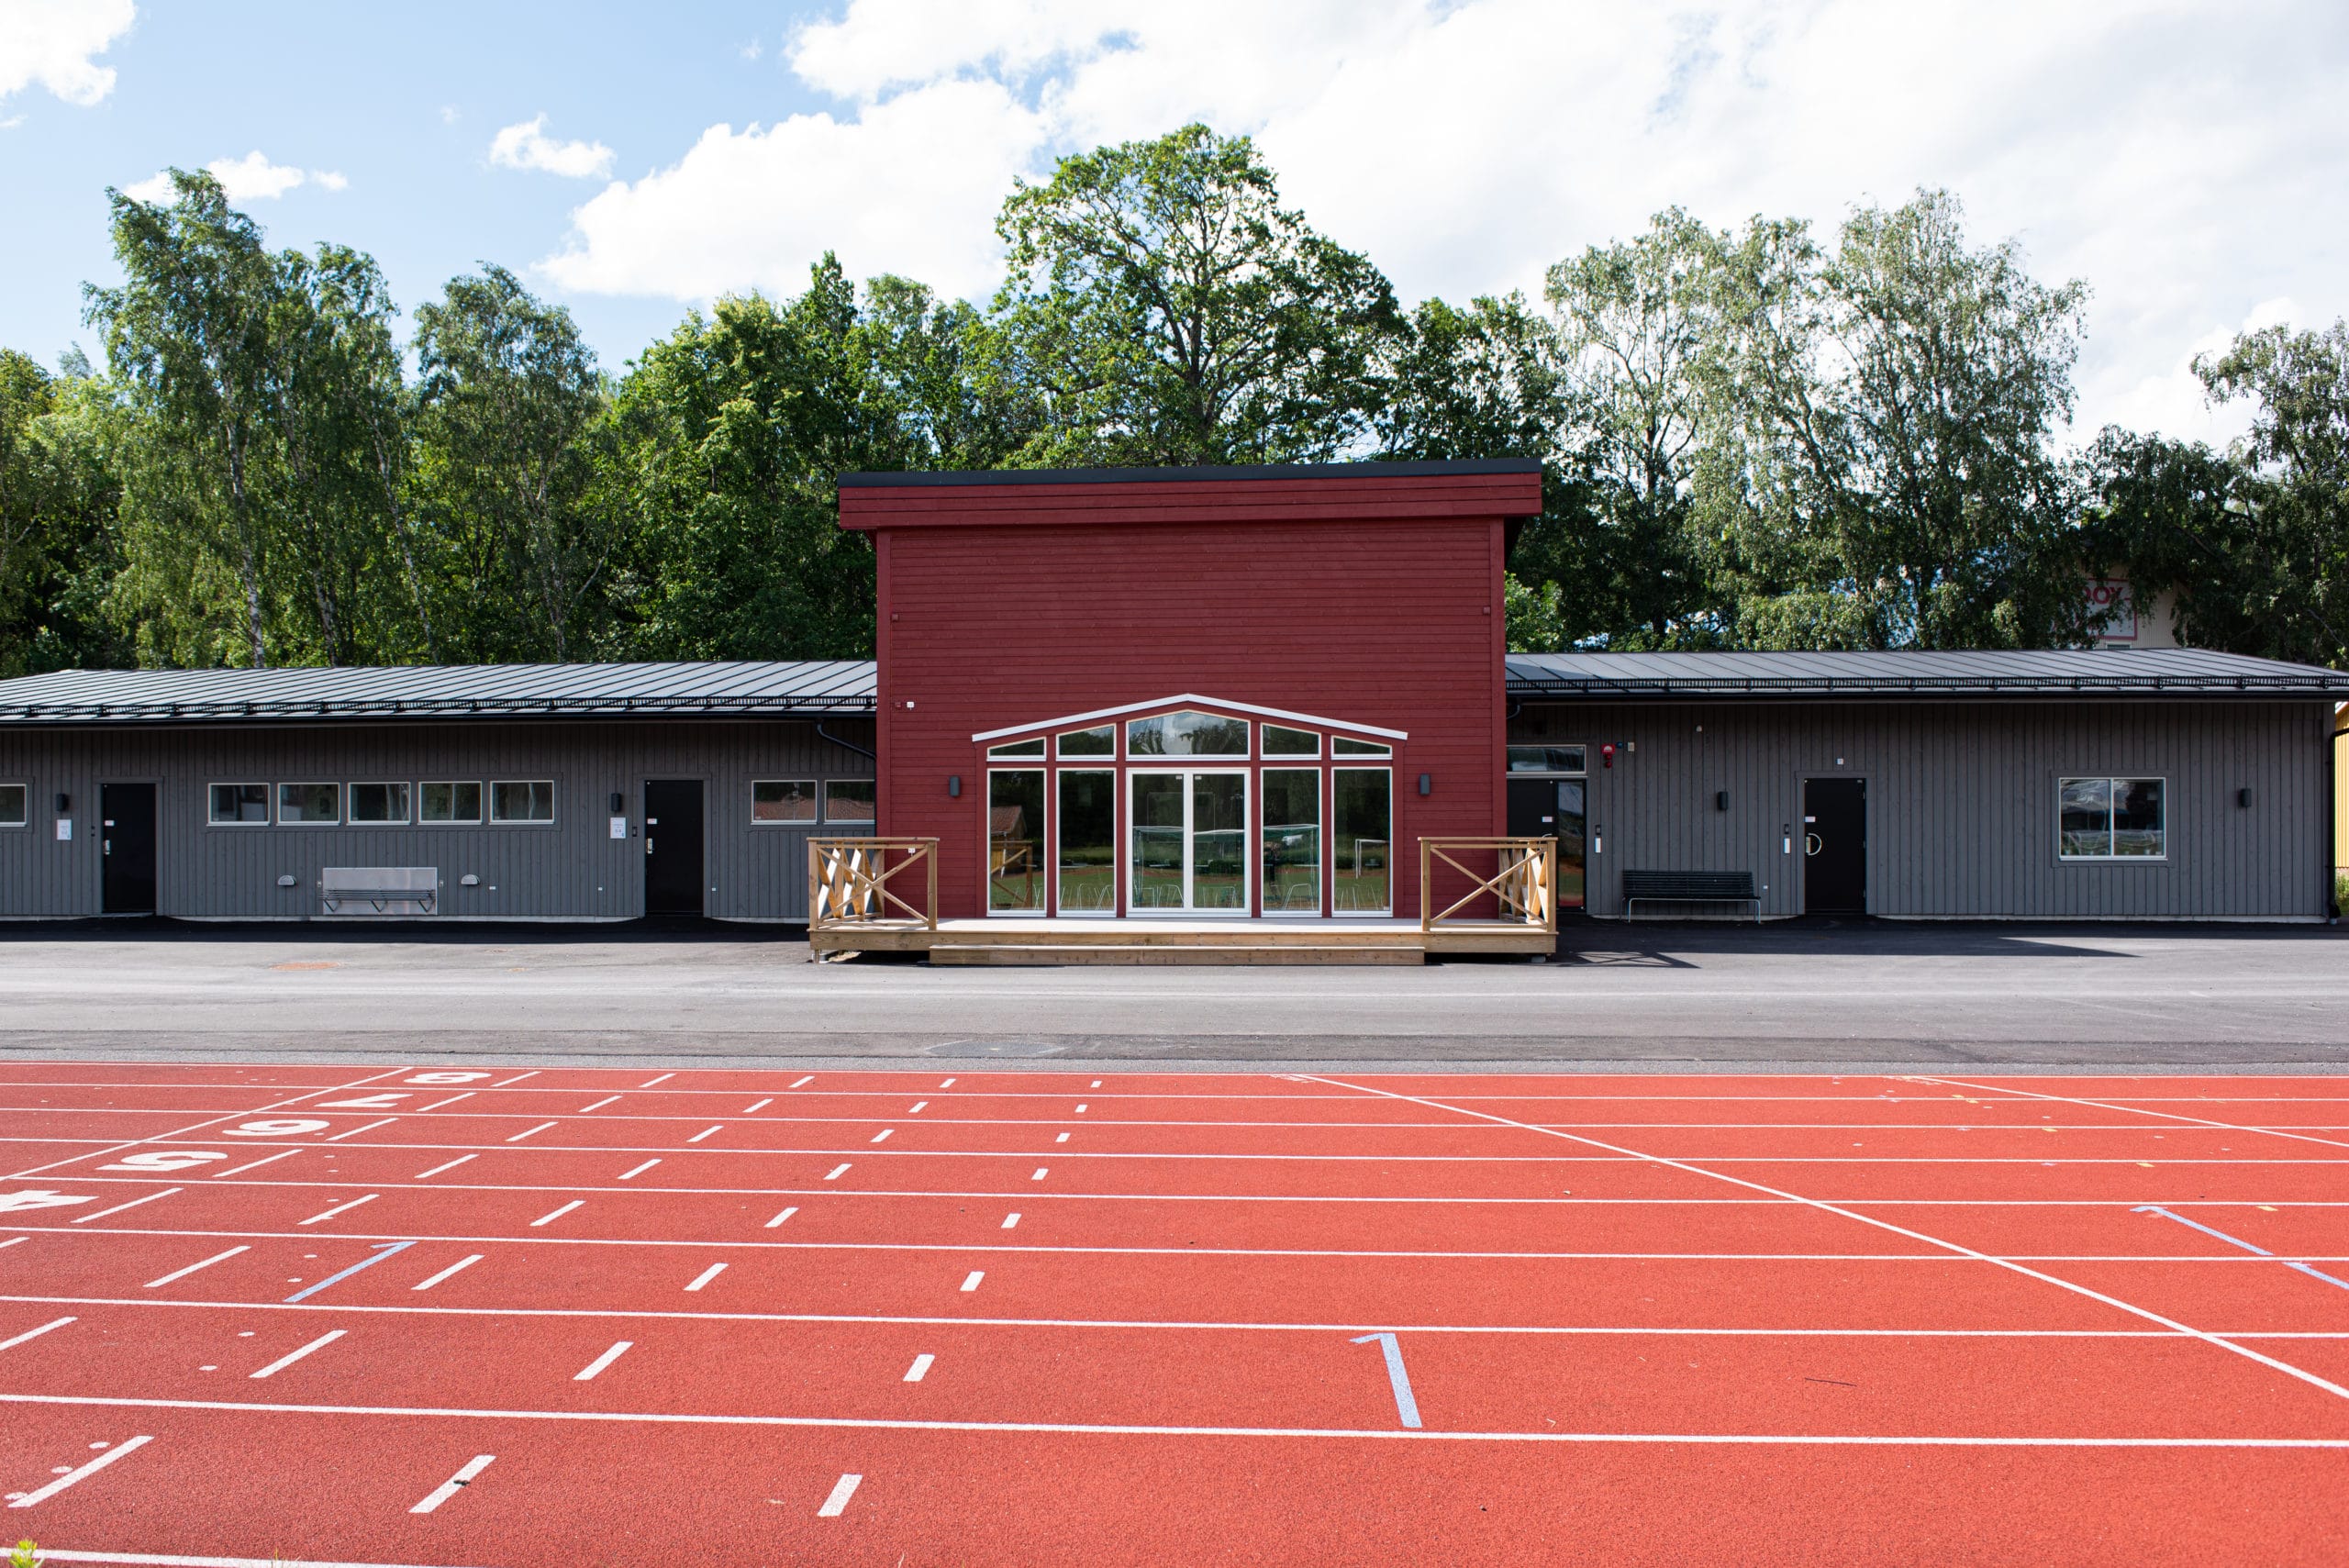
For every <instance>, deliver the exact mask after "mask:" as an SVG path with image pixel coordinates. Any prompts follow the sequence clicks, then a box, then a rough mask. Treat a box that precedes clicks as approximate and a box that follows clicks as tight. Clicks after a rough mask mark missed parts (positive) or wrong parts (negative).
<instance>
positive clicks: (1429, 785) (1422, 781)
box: [1419, 773, 1435, 795]
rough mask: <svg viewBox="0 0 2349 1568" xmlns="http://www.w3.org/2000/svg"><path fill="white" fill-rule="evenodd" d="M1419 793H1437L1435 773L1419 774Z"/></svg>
mask: <svg viewBox="0 0 2349 1568" xmlns="http://www.w3.org/2000/svg"><path fill="white" fill-rule="evenodd" d="M1419 793H1420V794H1421V795H1433V794H1434V793H1435V775H1434V774H1433V773H1421V774H1420V775H1419Z"/></svg>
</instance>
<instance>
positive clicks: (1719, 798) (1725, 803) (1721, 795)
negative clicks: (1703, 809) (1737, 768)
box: [1713, 789, 1729, 811]
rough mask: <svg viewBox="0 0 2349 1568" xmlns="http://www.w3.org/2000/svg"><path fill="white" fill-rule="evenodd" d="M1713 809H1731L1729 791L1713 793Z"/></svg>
mask: <svg viewBox="0 0 2349 1568" xmlns="http://www.w3.org/2000/svg"><path fill="white" fill-rule="evenodd" d="M1713 809H1714V810H1715V811H1727V810H1728V809H1729V791H1727V790H1725V789H1720V790H1715V791H1714V792H1713Z"/></svg>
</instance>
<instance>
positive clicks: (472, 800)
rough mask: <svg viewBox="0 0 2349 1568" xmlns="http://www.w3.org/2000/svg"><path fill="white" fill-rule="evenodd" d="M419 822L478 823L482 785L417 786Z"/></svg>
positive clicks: (417, 816) (417, 817) (417, 814)
mask: <svg viewBox="0 0 2349 1568" xmlns="http://www.w3.org/2000/svg"><path fill="white" fill-rule="evenodd" d="M416 795H417V813H416V819H417V821H418V822H478V821H480V820H481V785H479V784H418V785H417V786H416Z"/></svg>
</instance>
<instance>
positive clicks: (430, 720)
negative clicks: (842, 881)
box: [0, 662, 875, 921]
mask: <svg viewBox="0 0 2349 1568" xmlns="http://www.w3.org/2000/svg"><path fill="white" fill-rule="evenodd" d="M873 729H874V725H873V667H872V666H871V665H870V664H867V663H862V662H815V663H711V664H605V665H526V666H508V667H491V668H458V669H436V668H398V669H298V670H259V671H255V670H205V671H184V672H175V671H66V672H61V673H55V674H50V675H40V676H33V677H29V678H27V679H23V680H16V681H7V682H0V917H12V918H19V919H22V918H57V917H79V916H95V915H100V914H145V913H156V914H162V915H168V916H174V917H181V918H185V919H248V920H250V919H263V920H276V919H285V920H293V919H321V918H324V919H337V918H351V917H364V918H379V917H390V918H412V919H418V920H424V919H433V920H484V919H486V920H497V919H528V920H622V919H629V918H634V917H639V916H641V915H645V914H648V913H651V914H656V915H657V914H682V915H702V914H706V915H709V916H714V917H721V918H726V919H735V920H775V921H800V920H804V919H805V918H806V917H807V839H808V836H809V835H810V834H811V833H813V832H818V831H820V832H822V833H825V834H828V835H850V836H853V835H860V834H866V833H870V832H871V831H872V830H873V816H874V776H875V775H874V757H873Z"/></svg>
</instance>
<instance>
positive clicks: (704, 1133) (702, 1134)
mask: <svg viewBox="0 0 2349 1568" xmlns="http://www.w3.org/2000/svg"><path fill="white" fill-rule="evenodd" d="M725 1130H726V1124H725V1123H724V1122H722V1121H721V1122H719V1123H718V1125H717V1126H716V1127H705V1128H703V1129H701V1130H700V1131H699V1132H696V1133H695V1134H694V1135H693V1136H692V1137H691V1138H688V1139H686V1140H685V1141H686V1142H688V1143H699V1142H700V1141H701V1140H703V1139H705V1138H707V1137H708V1136H709V1135H710V1134H711V1133H713V1132H723V1131H725Z"/></svg>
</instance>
